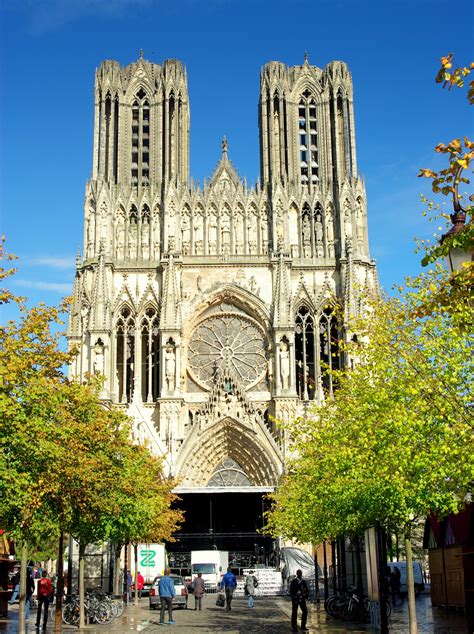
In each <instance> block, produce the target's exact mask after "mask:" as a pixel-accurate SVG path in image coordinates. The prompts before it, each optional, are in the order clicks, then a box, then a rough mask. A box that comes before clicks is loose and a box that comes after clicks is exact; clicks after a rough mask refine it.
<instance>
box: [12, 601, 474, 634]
mask: <svg viewBox="0 0 474 634" xmlns="http://www.w3.org/2000/svg"><path fill="white" fill-rule="evenodd" d="M189 605H190V607H191V606H193V599H192V597H191V598H190V601H189ZM308 607H309V619H308V628H309V629H310V631H311V632H323V633H325V634H336V633H339V634H340V633H341V632H349V633H350V634H361V633H368V632H371V631H373V630H371V628H370V626H369V625H356V624H348V623H343V622H338V621H334V620H332V619H330V618H329V617H327V616H326V613H325V612H324V609H323V607H322V605H321V606H320V607H319V608H318V606H316V605H309V606H308ZM416 608H417V618H418V632H419V634H466V633H467V634H473V630H472V629H470V628H467V626H466V624H465V620H464V617H463V615H462V614H459V613H456V612H452V611H449V612H446V610H444V609H442V608H432V607H431V601H430V597H429V595H422V596H421V597H419V598H418V599H417V602H416ZM290 611H291V605H290V602H289V601H288V599H285V598H271V599H257V600H256V601H255V607H254V608H253V609H251V610H249V609H248V608H247V605H246V601H245V599H243V598H236V599H234V602H233V605H232V610H231V611H230V612H227V611H226V610H224V609H222V608H218V607H216V605H215V599H214V598H212V597H210V596H209V597H206V598H205V602H204V604H203V610H202V611H201V612H199V611H198V612H195V611H194V610H193V609H188V610H175V611H174V620H175V624H174V625H172V626H168V625H167V626H160V625H158V622H159V612H155V611H154V610H150V609H149V607H148V599H142V600H141V602H140V605H139V606H138V607H134V606H129V607H128V608H126V610H125V612H124V614H123V616H122V617H121V618H120V619H116V620H115V621H114V622H113V623H112V624H111V625H107V626H100V627H98V626H93V625H90V626H87V627H86V628H85V629H84V630H79V629H78V628H71V627H68V626H64V627H63V630H62V631H63V632H65V633H66V634H67V633H68V632H73V631H74V632H79V633H82V632H84V633H87V634H99V633H100V632H117V634H122V633H124V632H145V633H146V634H148V633H150V632H161V631H165V632H166V631H171V632H175V633H176V634H193V633H196V634H205V633H207V632H209V633H210V634H217V633H219V632H223V633H226V634H252V633H257V632H258V633H259V634H283V633H287V632H288V633H289V632H291V627H290ZM35 617H36V613H35V612H32V616H31V619H30V623H29V624H28V628H27V630H26V634H31V633H33V632H35V631H37V630H36V629H35ZM298 620H299V619H298ZM0 631H2V632H8V633H12V634H13V632H18V607H17V606H13V608H12V609H11V610H10V612H9V616H8V618H7V619H0ZM46 631H47V632H53V623H52V622H49V623H48V628H47V630H46ZM408 631H409V630H408V611H407V603H406V601H405V603H404V605H403V606H399V607H396V608H395V609H394V611H393V614H392V617H391V619H390V634H407V633H408Z"/></svg>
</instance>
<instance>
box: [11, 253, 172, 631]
mask: <svg viewBox="0 0 474 634" xmlns="http://www.w3.org/2000/svg"><path fill="white" fill-rule="evenodd" d="M0 258H1V259H2V260H4V259H7V260H11V259H13V256H9V255H8V254H6V253H5V251H4V248H3V241H2V242H1V243H0ZM13 274H14V269H5V268H3V267H2V268H0V280H4V279H6V278H7V277H9V276H10V275H13ZM7 302H15V303H16V304H17V305H18V308H19V311H20V318H19V319H18V320H16V321H15V320H11V321H9V322H8V323H7V324H6V325H5V326H3V327H1V328H0V420H1V421H2V425H1V428H0V448H1V460H0V477H1V481H2V496H1V497H0V523H1V526H2V527H3V528H5V529H6V530H7V531H8V532H9V533H10V534H11V535H12V536H13V537H14V538H16V539H17V540H18V541H20V542H21V544H22V569H21V585H20V588H21V592H20V622H19V626H20V629H23V619H24V602H25V591H26V560H27V550H28V543H35V544H39V543H41V542H42V541H43V540H48V541H49V540H50V539H51V537H52V536H56V537H58V536H59V553H58V592H57V604H56V630H58V631H60V629H61V600H62V583H63V570H62V561H63V557H62V551H63V544H64V536H65V535H66V534H71V535H73V536H74V537H75V538H76V539H77V540H78V542H79V550H80V557H79V560H80V595H81V602H80V605H81V622H82V623H83V621H84V618H83V609H82V606H83V598H84V574H83V572H84V551H85V547H86V545H87V544H89V543H94V542H97V541H102V540H105V539H107V538H108V537H109V534H111V533H113V534H114V533H115V532H116V529H117V525H119V526H121V525H123V526H127V527H128V530H129V532H128V533H127V532H126V533H125V534H126V537H127V538H129V539H131V536H135V537H136V538H137V539H138V538H141V537H142V535H143V536H145V535H153V537H154V538H157V539H158V538H160V539H165V538H171V534H172V532H173V530H174V529H175V526H176V522H177V521H178V519H179V518H180V514H179V513H178V512H177V511H172V510H171V509H170V508H169V506H170V504H171V501H172V500H173V499H174V496H173V494H172V493H171V489H172V487H173V486H174V482H173V481H172V480H166V479H165V478H164V477H163V473H162V462H161V460H159V459H157V458H155V457H153V456H151V454H150V452H149V450H148V448H146V447H139V446H136V445H134V444H133V442H132V440H131V426H130V420H129V419H128V417H127V416H126V415H125V414H124V413H123V412H121V411H120V410H116V409H107V408H105V407H103V405H102V404H101V402H100V400H99V392H100V387H101V379H100V378H98V377H89V378H88V381H87V382H86V383H85V384H79V383H75V382H69V381H68V380H67V378H66V377H65V375H64V374H63V367H64V365H65V364H67V363H69V362H70V361H71V359H72V358H73V356H74V351H72V352H69V353H67V352H62V351H61V350H60V348H59V339H60V336H61V333H59V332H53V331H52V326H53V325H55V324H61V323H62V319H61V318H62V314H63V313H64V312H65V310H66V306H67V305H66V304H63V305H61V307H59V308H49V307H46V306H44V305H40V306H38V307H35V308H31V309H28V308H27V307H26V304H25V302H24V299H23V298H18V297H16V296H15V295H14V294H13V293H11V292H10V291H9V290H8V289H7V288H2V289H1V290H0V303H7Z"/></svg>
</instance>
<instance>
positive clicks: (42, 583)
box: [36, 570, 53, 630]
mask: <svg viewBox="0 0 474 634" xmlns="http://www.w3.org/2000/svg"><path fill="white" fill-rule="evenodd" d="M52 592H53V584H52V583H51V579H48V573H47V572H46V570H43V572H42V573H41V579H40V580H39V581H38V612H37V614H36V627H37V628H39V627H40V624H41V607H43V610H44V614H43V630H45V629H46V624H47V622H48V609H49V601H50V598H51V593H52Z"/></svg>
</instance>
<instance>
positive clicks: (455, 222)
mask: <svg viewBox="0 0 474 634" xmlns="http://www.w3.org/2000/svg"><path fill="white" fill-rule="evenodd" d="M463 169H464V168H463V167H462V166H461V165H460V166H459V167H458V169H457V170H456V174H455V175H454V189H453V209H454V211H453V213H452V214H451V216H450V218H451V222H452V227H451V228H450V230H449V231H448V232H447V233H445V234H444V235H443V236H442V237H441V242H442V243H443V242H444V241H445V240H446V239H449V240H453V238H454V237H455V236H456V235H457V234H459V233H460V232H462V231H464V230H465V228H466V226H467V225H466V216H467V212H466V210H465V209H464V208H463V207H462V206H461V203H460V202H459V193H458V187H459V180H460V178H461V172H462V171H463ZM469 200H470V201H472V202H474V194H471V196H469ZM469 222H472V220H470V221H469ZM473 256H474V253H473V251H472V245H468V250H467V251H466V250H465V249H463V248H461V247H459V246H457V245H455V244H453V245H451V246H450V247H449V250H448V253H447V258H446V259H447V263H448V269H449V272H450V274H451V275H454V273H456V272H457V271H460V270H461V268H462V265H463V263H464V262H467V261H472V260H473Z"/></svg>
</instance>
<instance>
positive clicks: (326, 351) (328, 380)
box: [295, 305, 340, 401]
mask: <svg viewBox="0 0 474 634" xmlns="http://www.w3.org/2000/svg"><path fill="white" fill-rule="evenodd" d="M338 335H339V329H338V322H337V318H336V317H335V315H334V312H333V310H332V308H330V307H327V308H325V309H324V310H323V312H322V313H321V314H320V316H319V318H318V317H316V316H315V315H312V314H311V312H310V311H309V309H308V308H307V306H304V305H303V306H301V307H300V309H299V310H298V312H297V314H296V319H295V362H296V390H297V392H298V396H299V397H300V398H301V399H302V400H304V401H308V400H309V401H311V400H313V399H314V398H316V394H317V389H319V386H322V388H323V389H324V390H325V391H326V392H327V393H329V394H332V393H333V389H334V380H333V377H332V374H331V371H332V370H334V369H338V368H339V367H340V365H339V336H338Z"/></svg>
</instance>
